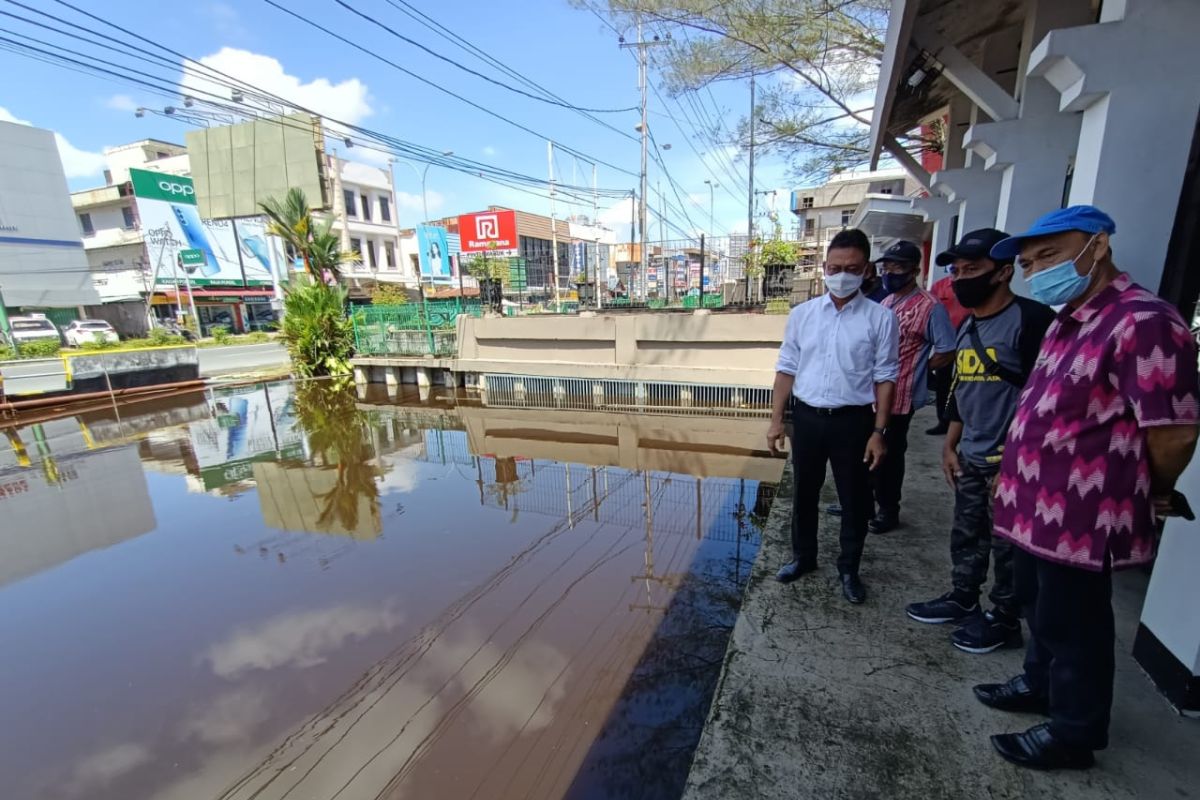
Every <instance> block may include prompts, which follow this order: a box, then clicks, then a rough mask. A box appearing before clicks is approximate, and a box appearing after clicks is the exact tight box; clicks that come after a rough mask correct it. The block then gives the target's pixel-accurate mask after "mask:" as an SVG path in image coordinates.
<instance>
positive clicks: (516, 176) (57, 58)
mask: <svg viewBox="0 0 1200 800" xmlns="http://www.w3.org/2000/svg"><path fill="white" fill-rule="evenodd" d="M8 1H9V2H12V3H13V4H14V5H18V6H21V7H23V8H28V6H24V5H23V4H21V3H17V2H15V0H8ZM30 10H33V11H37V10H36V9H30ZM37 13H40V14H42V15H43V16H48V17H50V18H52V19H55V20H56V21H58V22H60V23H63V24H66V25H70V26H71V27H75V28H78V29H81V30H86V29H83V28H81V26H78V25H75V24H74V23H71V22H69V21H67V20H62V19H61V18H58V17H54V16H53V15H49V14H46V12H40V11H38V12H37ZM0 14H5V15H6V16H10V17H13V18H15V19H18V20H21V21H23V22H26V23H28V24H33V25H36V26H38V27H42V28H46V29H48V30H51V31H53V32H55V33H58V34H60V35H64V36H67V37H68V38H71V39H74V40H76V41H83V42H86V43H87V44H91V45H93V46H101V47H105V48H106V49H108V50H115V48H113V47H111V46H108V45H104V44H102V43H98V42H95V41H94V40H91V39H87V38H84V37H81V36H78V35H75V34H70V33H67V32H65V31H62V30H59V29H56V28H53V27H50V26H47V25H45V24H43V23H40V22H37V21H35V20H29V19H26V18H24V17H19V16H17V15H13V14H8V13H7V12H0ZM9 32H10V33H14V35H21V34H16V33H15V32H12V31H9ZM96 35H98V36H100V37H102V38H105V39H109V40H110V41H118V40H115V39H113V38H112V37H109V36H106V35H105V34H103V33H98V34H96ZM132 35H134V36H136V34H132ZM25 38H26V39H27V40H28V41H35V42H38V43H40V44H44V45H47V46H48V47H50V48H53V49H52V50H40V49H38V48H34V47H31V46H30V45H28V44H25V43H22V42H19V41H14V40H3V41H5V42H7V43H8V44H9V45H10V46H9V47H6V48H5V49H9V50H11V51H13V52H20V53H22V54H24V55H27V56H28V57H31V58H35V59H36V60H40V61H45V62H47V63H56V64H58V65H59V66H65V68H67V69H72V70H73V71H86V72H91V73H100V74H101V75H109V76H113V77H116V78H118V79H120V80H121V81H124V82H127V83H130V82H131V83H135V84H137V85H140V86H143V87H146V88H148V89H149V90H150V91H152V92H154V93H155V94H159V95H161V96H164V97H168V98H174V97H177V96H179V92H178V87H177V85H176V84H175V81H174V79H173V78H171V79H169V80H170V83H169V84H166V85H163V83H162V82H163V81H166V80H168V79H164V78H162V77H161V76H159V75H154V74H151V73H147V72H144V71H141V70H137V69H135V68H133V67H130V66H128V65H125V64H117V63H115V62H111V61H108V60H105V59H100V58H98V57H96V56H94V55H92V54H86V55H85V54H83V53H79V52H78V51H73V50H66V52H68V53H72V54H74V55H78V56H81V57H82V58H86V59H88V61H78V60H75V59H71V58H69V57H68V56H66V55H63V52H62V51H63V48H62V46H61V45H59V44H56V43H51V42H46V41H44V40H40V39H36V38H34V37H30V36H27V35H26V36H25ZM118 44H124V43H121V42H118ZM163 49H167V48H163ZM117 52H120V53H121V54H122V55H126V56H132V57H134V58H137V59H139V60H142V61H147V62H149V63H160V62H162V61H165V59H164V58H163V57H161V56H158V55H156V54H153V53H149V52H148V51H145V50H138V51H135V52H133V53H129V52H125V51H117ZM168 52H170V51H169V50H168ZM179 57H180V58H183V59H185V60H187V61H191V59H187V57H186V56H182V55H181V54H179ZM98 63H103V64H107V65H109V66H112V67H115V68H116V69H117V70H123V71H114V70H108V69H104V68H103V67H99V66H97V64H98ZM167 63H168V64H170V66H171V67H172V69H174V68H175V67H176V66H177V65H176V64H174V62H169V61H168V62H167ZM196 63H197V66H199V67H200V68H201V69H202V70H205V71H206V72H212V73H215V74H218V75H222V76H224V73H221V72H220V71H219V70H215V69H213V68H209V67H207V65H203V64H199V63H198V62H196ZM186 71H188V68H187V67H185V72H186ZM129 73H132V75H131V74H129ZM192 74H195V72H193V73H192ZM136 76H140V77H136ZM198 77H204V78H206V79H208V80H213V79H212V78H211V77H208V76H198ZM224 77H229V76H224ZM144 78H149V79H151V80H150V81H147V80H144ZM229 80H230V81H231V82H233V83H235V84H242V85H244V86H245V87H247V91H251V92H257V87H253V86H252V85H251V84H248V83H245V82H243V81H239V80H237V79H233V78H232V77H229ZM151 81H157V82H151ZM190 91H191V92H192V93H193V94H196V95H207V96H209V97H213V98H217V99H218V100H222V101H223V100H224V99H225V98H223V97H220V96H219V95H215V94H213V93H211V92H206V91H204V90H203V89H198V88H192V89H190ZM262 97H263V99H266V100H271V99H272V98H273V97H274V96H273V95H270V94H269V93H263V94H262ZM274 99H275V100H276V101H277V102H278V104H279V105H280V106H281V107H284V108H287V107H293V108H297V109H298V110H306V109H303V107H300V106H296V105H294V104H292V103H290V102H289V101H286V100H284V99H282V98H278V97H274ZM206 102H208V101H206ZM211 104H212V105H214V106H216V107H219V108H221V109H222V110H224V111H226V112H228V113H231V114H236V115H241V116H250V117H254V118H259V117H257V115H256V114H253V113H249V111H248V109H247V108H245V107H240V106H236V107H235V106H228V105H223V104H222V103H219V102H213V103H211ZM309 113H314V112H311V111H309ZM317 116H320V115H317ZM260 119H261V118H260ZM270 121H273V122H276V123H279V124H288V121H287V120H283V119H274V118H271V119H270ZM329 121H330V122H333V123H335V124H337V125H339V126H342V127H345V128H347V129H351V130H355V131H358V132H359V133H360V134H361V135H364V136H366V137H368V138H370V139H373V140H376V141H378V142H381V143H384V144H385V145H387V146H388V147H389V149H388V150H380V152H387V153H389V154H392V153H394V151H399V152H398V153H395V154H398V155H401V156H403V157H408V158H413V159H414V160H420V161H424V162H427V163H434V164H437V165H439V166H443V167H445V168H447V169H451V170H455V171H458V172H463V173H465V174H472V175H475V176H477V177H480V178H483V179H485V180H491V179H490V178H488V177H487V176H486V175H485V174H484V173H485V172H486V173H491V174H492V175H493V176H495V177H496V178H497V179H498V180H492V182H495V183H500V184H501V185H509V183H508V182H509V181H512V180H515V181H519V182H522V183H526V184H531V185H544V184H545V183H546V182H545V181H544V180H543V179H540V178H534V177H532V176H525V175H521V174H520V173H515V172H512V171H511V170H504V169H500V168H496V167H492V166H490V165H486V164H482V163H481V162H476V161H473V160H471V159H464V158H461V157H456V158H455V159H453V160H449V159H446V158H444V157H441V156H440V153H436V151H433V150H431V149H430V148H425V147H422V146H420V145H414V144H412V143H409V142H404V141H402V140H398V139H395V138H394V137H389V136H385V135H383V134H379V133H376V132H374V131H370V130H369V129H366V128H360V127H359V126H354V125H349V124H348V123H343V122H340V121H338V120H329ZM372 149H378V148H372ZM513 188H515V187H513ZM563 189H564V191H568V192H569V191H572V190H574V191H582V192H588V193H590V192H591V191H592V189H591V188H590V187H569V186H564V187H563ZM603 193H604V194H606V195H608V196H613V197H617V196H625V195H626V194H627V190H603Z"/></svg>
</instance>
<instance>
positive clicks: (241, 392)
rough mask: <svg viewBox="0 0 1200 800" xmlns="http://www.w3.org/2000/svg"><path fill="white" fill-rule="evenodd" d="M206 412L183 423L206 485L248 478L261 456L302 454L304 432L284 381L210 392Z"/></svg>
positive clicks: (276, 456) (274, 456)
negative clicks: (208, 415) (207, 414)
mask: <svg viewBox="0 0 1200 800" xmlns="http://www.w3.org/2000/svg"><path fill="white" fill-rule="evenodd" d="M210 409H211V413H212V417H211V418H209V419H205V420H201V421H199V422H193V423H191V424H190V425H189V426H188V432H189V434H190V436H191V440H192V450H193V451H194V452H195V454H196V461H197V462H198V463H199V466H200V476H201V478H202V480H203V482H204V488H205V489H206V490H210V489H215V488H218V487H220V486H224V485H226V484H229V483H233V482H235V481H239V480H246V479H248V478H249V477H250V476H251V474H252V472H253V466H252V465H253V464H254V463H255V462H257V461H262V460H276V459H284V460H286V459H300V458H303V457H304V434H303V432H302V430H301V429H300V426H299V422H298V420H297V419H296V415H295V409H294V401H293V398H292V389H291V386H290V385H289V384H286V383H267V384H255V385H252V386H239V387H237V388H233V389H223V390H222V389H218V390H216V391H215V392H214V394H213V397H212V400H211V403H210Z"/></svg>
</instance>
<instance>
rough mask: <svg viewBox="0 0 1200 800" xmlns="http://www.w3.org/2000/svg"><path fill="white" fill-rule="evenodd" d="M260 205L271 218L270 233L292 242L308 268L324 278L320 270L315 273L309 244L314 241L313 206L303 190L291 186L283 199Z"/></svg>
mask: <svg viewBox="0 0 1200 800" xmlns="http://www.w3.org/2000/svg"><path fill="white" fill-rule="evenodd" d="M259 208H261V209H262V212H263V214H265V215H266V217H267V233H270V234H272V235H274V236H278V237H279V238H280V239H282V240H283V241H284V243H285V244H287V245H288V248H289V249H290V250H291V251H292V252H293V253H296V254H297V255H299V256H300V257H301V258H302V259H303V260H304V271H305V272H307V273H308V274H309V276H311V277H312V278H313V280H317V281H319V280H321V275H320V273H319V272H316V273H314V272H313V267H312V264H311V263H310V262H309V243H310V242H311V241H312V224H313V220H312V208H311V207H310V206H309V205H308V198H307V197H305V196H304V192H303V191H301V190H300V189H295V188H293V189H289V190H288V193H287V195H285V196H284V198H283V199H282V200H281V199H279V198H278V197H271V198H268V199H267V200H265V201H263V202H262V203H259Z"/></svg>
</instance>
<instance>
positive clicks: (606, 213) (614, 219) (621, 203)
mask: <svg viewBox="0 0 1200 800" xmlns="http://www.w3.org/2000/svg"><path fill="white" fill-rule="evenodd" d="M633 213H634V211H633V198H632V197H627V198H625V199H624V200H618V201H617V202H616V203H614V204H613V205H611V206H609V207H608V208H605V209H602V210H601V211H600V221H601V222H603V223H604V224H605V225H608V226H610V227H615V226H617V225H625V226H626V227H628V225H629V221H630V220H631V219H632V218H633V217H632V214H633Z"/></svg>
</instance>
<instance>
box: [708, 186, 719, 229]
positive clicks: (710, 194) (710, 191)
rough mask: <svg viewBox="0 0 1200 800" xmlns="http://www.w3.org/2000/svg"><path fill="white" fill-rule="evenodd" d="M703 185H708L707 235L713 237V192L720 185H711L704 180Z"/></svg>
mask: <svg viewBox="0 0 1200 800" xmlns="http://www.w3.org/2000/svg"><path fill="white" fill-rule="evenodd" d="M705 183H707V184H708V235H709V236H712V235H713V190H714V189H716V188H717V187H718V186H720V184H719V183H713V182H712V181H709V180H706V181H705Z"/></svg>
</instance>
